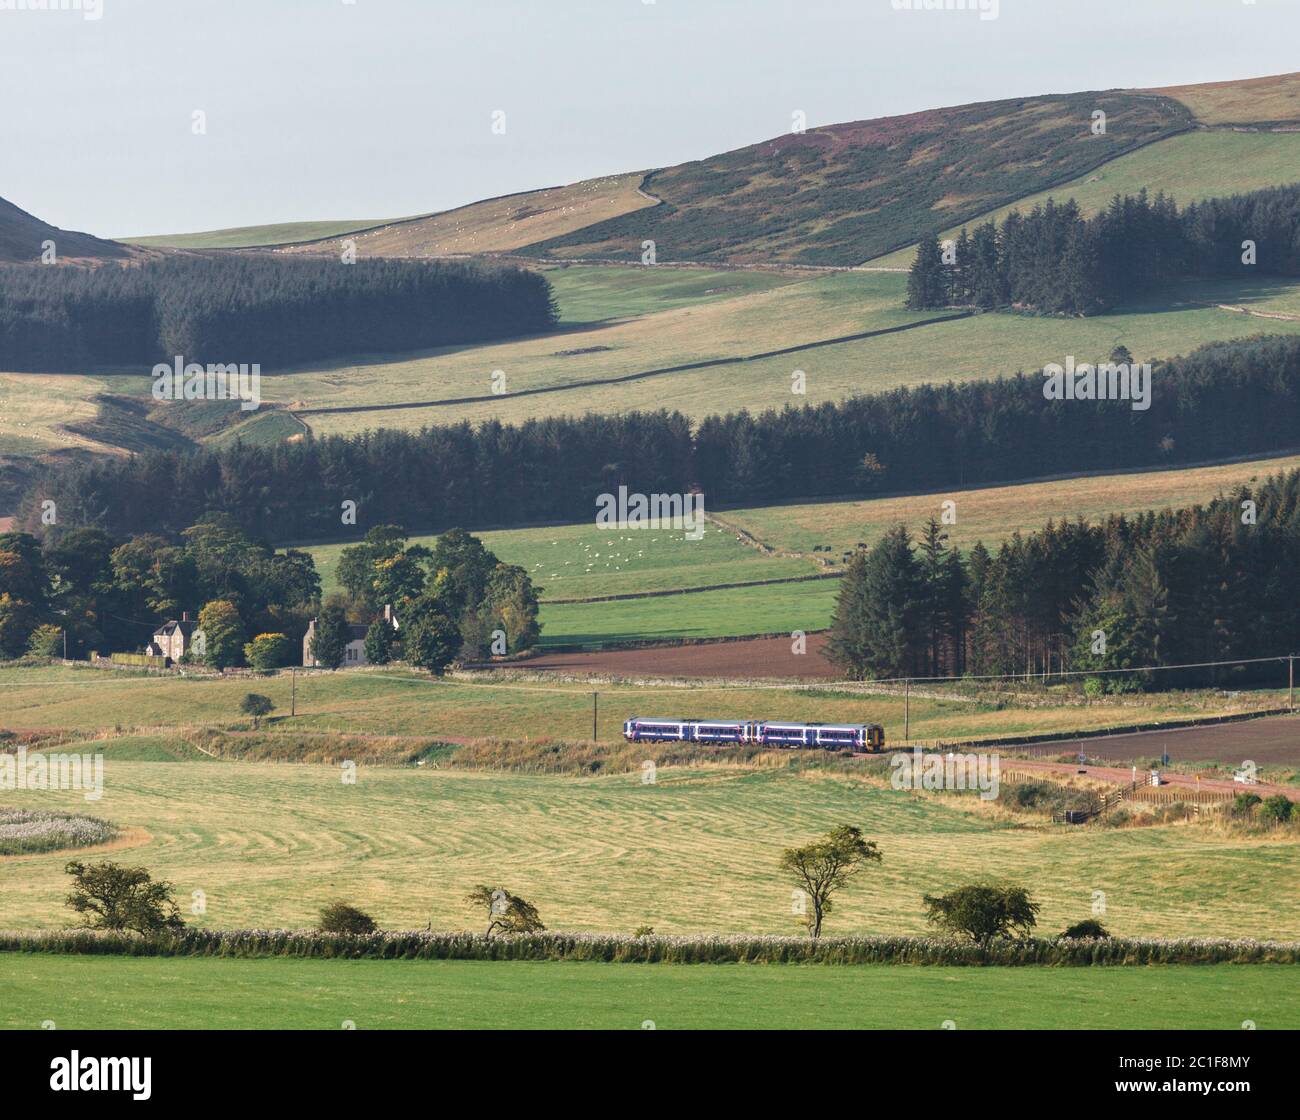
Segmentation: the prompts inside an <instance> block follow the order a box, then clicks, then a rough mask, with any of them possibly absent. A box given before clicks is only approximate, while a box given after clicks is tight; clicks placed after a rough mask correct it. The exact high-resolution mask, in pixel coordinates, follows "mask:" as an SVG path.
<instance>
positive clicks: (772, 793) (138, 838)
mask: <svg viewBox="0 0 1300 1120" xmlns="http://www.w3.org/2000/svg"><path fill="white" fill-rule="evenodd" d="M605 700H606V703H609V704H611V706H612V703H613V698H612V697H610V696H609V695H608V694H605ZM642 702H643V703H644V700H643V701H642ZM715 702H716V701H715ZM617 712H618V714H619V715H620V716H622V715H627V714H632V713H631V712H629V711H628V710H627V709H625V708H622V707H620V708H618V709H617ZM344 757H352V756H351V755H350V754H348V755H344V754H342V752H340V761H341V760H342V758H344ZM781 762H782V763H788V765H785V766H781V767H779V768H774V767H772V766H761V765H759V766H742V765H737V764H725V763H716V764H711V765H707V766H706V765H694V766H669V765H661V766H660V767H659V769H658V774H657V780H656V781H655V782H654V783H653V784H644V783H643V782H642V775H641V773H640V770H639V768H636V769H634V770H633V771H632V772H624V773H617V774H613V773H611V774H606V775H604V776H595V777H591V776H588V777H578V776H564V775H554V774H552V775H546V774H525V773H519V772H505V771H482V770H456V769H448V768H446V767H445V766H443V767H441V768H434V767H433V766H431V765H429V766H425V767H420V768H416V767H409V766H406V767H399V766H374V765H368V764H366V763H365V762H364V760H363V761H361V762H360V763H359V768H358V771H357V777H356V782H355V784H345V783H344V782H343V781H342V780H341V775H342V773H343V771H342V769H341V766H340V765H339V764H337V763H336V764H335V765H325V764H323V763H317V764H312V763H288V762H248V761H236V760H228V761H203V762H185V761H175V762H125V761H116V760H115V758H114V755H113V752H112V748H111V746H110V747H109V748H108V749H107V750H106V751H105V779H104V795H103V798H102V799H101V800H99V801H96V802H93V803H90V802H86V801H85V800H84V799H83V797H82V795H81V794H80V793H78V792H73V791H67V792H48V791H31V790H28V791H15V792H13V793H11V794H9V795H7V796H6V804H11V805H15V806H17V807H19V808H33V807H38V806H39V807H41V808H56V809H70V810H73V811H77V812H83V813H84V812H90V813H92V814H93V815H95V816H98V817H102V818H105V819H108V820H110V821H112V822H113V823H114V824H116V825H117V826H119V828H121V829H122V830H123V833H124V835H123V837H122V838H121V839H119V840H118V841H116V842H114V844H113V845H112V846H111V848H110V849H109V850H110V851H111V856H110V857H109V858H113V859H116V860H119V861H122V862H125V863H129V864H132V865H136V864H140V865H144V866H146V867H148V868H150V869H151V870H152V871H153V872H154V873H155V874H157V875H160V876H162V877H164V878H166V879H168V880H170V881H171V882H173V883H174V884H175V887H176V891H177V897H178V898H180V899H183V900H188V899H189V898H190V897H191V894H192V892H194V891H196V890H198V891H202V892H203V893H204V895H205V896H206V911H205V913H203V914H201V915H198V916H194V915H191V914H190V913H188V911H189V909H190V907H189V905H188V901H187V902H186V905H185V909H186V911H187V913H186V918H187V920H188V921H190V922H192V923H193V924H195V925H198V926H202V927H210V928H216V929H234V928H245V927H257V928H282V927H283V928H303V927H306V926H310V925H312V924H313V923H314V921H315V919H316V914H317V912H318V910H319V909H320V907H321V906H323V905H324V904H325V903H326V902H327V901H329V900H331V899H334V898H346V899H347V900H349V901H351V902H353V903H355V904H357V905H359V906H362V907H363V908H364V909H365V910H367V911H368V912H370V913H372V914H374V916H375V918H376V920H377V921H378V922H379V923H380V925H381V926H383V927H386V928H392V929H423V928H424V927H425V925H426V923H431V924H432V927H433V928H434V929H465V928H474V927H476V926H478V924H479V915H478V913H477V911H476V910H475V909H473V908H471V907H470V906H468V905H467V904H466V903H465V901H464V896H465V895H466V894H467V893H468V891H469V890H470V889H471V888H472V887H473V886H474V885H475V884H477V883H483V882H489V883H492V882H497V881H501V882H503V883H504V884H505V885H507V886H508V887H509V889H511V890H513V891H516V892H518V893H521V894H523V895H524V897H526V898H528V899H529V900H530V901H532V902H534V903H535V904H536V905H537V907H538V909H539V910H540V912H541V915H542V920H543V921H544V922H545V923H546V924H547V926H548V928H551V929H558V930H590V931H611V932H631V931H632V930H634V929H635V928H637V927H638V926H640V925H642V924H646V925H650V926H653V927H654V928H655V930H656V931H657V932H659V933H692V932H751V933H798V932H799V929H800V926H799V919H798V917H797V916H796V915H794V914H792V912H791V885H790V883H788V882H787V881H786V880H785V879H783V878H782V877H781V876H780V875H779V874H778V872H777V870H776V866H777V860H778V857H779V855H780V853H781V851H782V849H783V848H785V847H788V846H790V845H792V844H795V843H799V842H803V841H804V840H807V839H811V838H813V837H815V836H818V835H820V834H822V833H824V832H826V831H827V830H828V829H830V828H832V827H834V826H835V825H837V824H841V823H854V824H857V825H859V826H860V827H862V828H863V829H864V831H865V832H866V835H867V836H868V837H869V838H871V839H873V840H875V841H876V842H877V843H878V844H879V846H880V850H881V852H882V853H883V862H882V863H881V864H879V865H878V866H873V867H872V868H871V869H870V870H869V871H867V872H864V873H863V875H862V877H861V878H860V879H859V880H857V881H855V884H854V885H853V886H851V887H849V888H846V890H845V891H844V892H843V893H842V894H841V895H840V896H839V897H837V899H836V902H835V910H834V913H833V914H832V916H831V918H830V920H829V922H828V930H827V931H828V932H838V933H878V934H923V933H925V932H927V929H928V927H927V924H926V922H925V920H924V910H923V906H922V903H921V896H922V894H923V893H927V892H929V893H935V892H938V891H942V890H945V889H948V888H950V887H953V886H956V885H959V884H961V883H964V882H969V881H970V880H972V879H976V878H979V877H981V876H984V875H994V876H1005V877H1010V878H1014V879H1015V880H1016V881H1018V882H1022V883H1024V884H1025V885H1026V886H1027V887H1028V888H1030V890H1031V891H1032V893H1033V896H1034V897H1035V899H1036V900H1038V901H1040V902H1041V903H1042V906H1043V909H1042V913H1041V915H1040V919H1039V921H1040V927H1041V929H1042V930H1043V931H1044V932H1045V933H1053V932H1059V931H1060V930H1061V929H1064V928H1065V926H1067V925H1068V924H1070V923H1071V922H1074V921H1077V920H1079V919H1080V918H1084V917H1087V916H1089V914H1090V913H1091V907H1092V904H1093V892H1094V891H1103V892H1105V898H1106V915H1105V921H1106V925H1107V927H1108V928H1109V929H1110V930H1111V931H1112V932H1113V933H1115V934H1117V935H1123V936H1156V937H1179V936H1206V937H1250V936H1263V937H1270V938H1276V939H1282V940H1286V939H1295V938H1297V937H1300V914H1298V913H1297V911H1296V908H1295V907H1294V905H1293V904H1292V899H1293V894H1294V892H1293V890H1292V886H1293V884H1294V883H1295V880H1296V876H1297V874H1298V873H1300V840H1297V839H1296V838H1295V834H1294V833H1293V832H1292V833H1282V834H1279V836H1278V837H1276V838H1268V837H1264V838H1245V837H1241V836H1236V835H1228V834H1225V833H1220V832H1218V831H1216V830H1214V829H1210V828H1202V827H1195V826H1192V825H1163V826H1148V827H1143V828H1131V829H1101V830H1098V829H1088V830H1086V831H1084V830H1074V829H1069V828H1067V827H1066V826H1063V825H1050V824H1047V823H1035V820H1036V819H1035V818H1030V819H1029V820H1026V819H1025V818H1015V819H1004V818H1001V817H998V816H994V815H990V814H988V813H984V812H978V811H974V808H973V805H974V798H973V796H972V797H971V801H970V802H966V801H963V800H962V798H961V797H959V796H947V797H938V796H935V795H931V794H921V793H911V792H898V791H895V790H893V789H891V788H889V786H888V784H887V782H886V783H880V782H878V781H867V780H865V779H862V778H854V777H850V776H848V775H836V774H832V773H830V772H826V771H819V770H803V769H794V768H790V767H793V766H796V765H797V760H796V759H785V758H783V759H782V760H781ZM968 806H971V808H968ZM67 859H68V855H67V853H60V852H53V853H48V854H41V855H27V856H9V857H5V858H4V860H3V863H4V864H5V865H6V868H7V870H6V874H5V875H4V879H3V886H0V910H2V912H3V915H4V920H3V925H4V926H5V927H7V928H13V929H50V928H63V927H66V926H69V925H71V924H73V923H72V914H71V912H70V911H69V910H67V908H66V907H65V906H64V904H63V900H64V896H65V895H66V894H67V889H68V877H67V875H66V874H64V870H63V867H64V864H65V863H66V861H67ZM10 865H12V866H10Z"/></svg>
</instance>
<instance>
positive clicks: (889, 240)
mask: <svg viewBox="0 0 1300 1120" xmlns="http://www.w3.org/2000/svg"><path fill="white" fill-rule="evenodd" d="M1097 109H1101V110H1103V111H1104V112H1105V113H1106V114H1107V131H1106V134H1105V135H1104V136H1094V135H1093V134H1092V132H1091V130H1090V125H1091V123H1092V113H1093V111H1094V110H1097ZM1297 122H1300V74H1283V75H1274V76H1269V77H1264V78H1250V79H1244V80H1238V81H1228V82H1213V83H1208V84H1202V85H1188V86H1173V87H1168V88H1165V89H1149V90H1110V91H1104V92H1091V93H1071V94H1048V95H1043V96H1039V97H1030V98H1017V99H1008V100H1003V101H995V102H984V103H979V104H973V105H963V106H955V107H949V108H943V109H933V110H927V111H925V112H921V113H912V114H908V115H906V116H900V117H887V118H881V119H877V120H868V121H857V122H852V123H843V124H831V125H825V126H820V127H816V128H812V129H810V130H809V131H807V132H805V133H802V134H798V135H796V134H793V133H792V134H789V135H786V136H780V137H775V138H773V139H771V140H767V141H764V142H762V143H759V144H753V145H749V146H747V147H744V148H741V149H738V150H736V151H733V152H727V153H723V154H720V155H717V156H712V157H709V158H707V159H703V160H696V161H692V162H690V163H685V164H679V165H677V166H674V167H667V168H659V169H654V170H651V171H649V172H642V171H638V172H632V173H627V174H622V175H610V176H605V177H602V178H598V179H588V180H583V181H580V182H577V183H572V184H569V185H566V186H560V187H551V188H547V189H545V190H539V191H529V192H524V193H521V194H514V195H506V196H503V197H500V198H493V199H486V200H483V201H480V202H475V203H471V204H470V205H467V206H462V207H459V208H457V209H454V210H448V211H443V212H440V213H435V214H427V215H421V216H417V217H413V218H401V219H387V220H373V221H323V222H288V223H280V224H274V225H266V226H250V227H240V228H235V229H222V230H211V231H207V232H202V233H188V234H171V235H165V236H153V237H139V238H129V239H127V240H129V241H131V242H133V243H138V244H142V245H157V246H173V247H178V248H237V247H253V246H265V245H282V244H288V243H301V242H309V241H310V242H316V244H312V245H302V246H301V249H300V250H296V251H306V252H330V253H333V252H337V251H338V249H339V243H338V240H337V239H340V238H342V237H344V236H347V235H350V234H358V233H359V236H357V237H356V240H357V243H358V248H359V250H360V252H362V253H363V254H376V255H393V256H436V255H446V254H460V253H501V252H516V251H521V250H522V251H524V252H528V253H530V254H535V255H538V256H541V257H565V258H569V257H598V258H605V259H610V260H622V261H635V260H639V258H640V254H641V242H642V241H643V240H645V239H647V238H651V239H654V240H655V241H656V242H657V246H658V255H659V259H660V260H664V261H668V260H691V261H712V262H723V261H726V262H731V263H742V264H745V263H755V262H787V263H789V262H794V263H805V264H834V265H852V264H857V263H859V262H861V261H864V260H869V259H872V258H875V257H879V256H882V255H884V254H887V253H890V252H892V251H894V250H896V249H899V248H902V247H905V246H909V245H911V244H912V243H914V242H915V240H916V239H917V238H918V237H919V236H920V235H921V234H924V233H928V232H931V231H933V230H934V228H935V227H936V225H940V226H943V227H945V228H953V227H957V226H959V225H960V224H961V223H964V222H970V221H973V220H974V219H975V218H977V217H980V216H981V215H984V214H987V213H989V212H992V211H996V210H998V209H999V208H1001V207H1003V206H1006V205H1009V204H1010V203H1012V202H1016V201H1017V200H1021V199H1029V198H1033V197H1034V196H1038V195H1045V194H1046V193H1047V192H1058V193H1059V192H1062V191H1066V190H1068V191H1071V192H1072V193H1075V194H1082V195H1085V196H1091V195H1092V194H1094V193H1096V194H1098V195H1102V196H1104V197H1107V198H1108V197H1109V195H1110V194H1111V193H1114V190H1116V189H1133V190H1136V189H1138V188H1140V187H1142V186H1147V187H1149V188H1150V189H1151V190H1153V191H1154V190H1157V189H1162V188H1163V189H1165V190H1167V191H1170V192H1171V193H1174V194H1175V195H1177V196H1178V198H1179V200H1180V201H1182V202H1188V201H1191V200H1192V199H1193V198H1194V197H1206V196H1207V195H1208V194H1212V193H1216V191H1217V192H1218V193H1225V192H1227V191H1231V190H1237V189H1241V190H1247V189H1254V188H1256V187H1262V186H1271V185H1275V184H1277V183H1279V182H1289V181H1291V180H1292V179H1293V178H1294V174H1295V171H1294V169H1295V161H1294V158H1290V160H1289V162H1288V157H1289V156H1290V154H1291V153H1293V152H1294V141H1295V137H1294V136H1289V137H1288V136H1286V135H1285V134H1284V133H1266V132H1260V131H1258V130H1263V129H1269V128H1274V129H1278V128H1281V129H1286V128H1291V129H1292V130H1293V131H1294V127H1295V125H1296V124H1297ZM1233 127H1237V128H1239V129H1248V130H1256V131H1255V138H1254V139H1255V142H1254V143H1251V142H1250V137H1249V136H1248V135H1247V134H1246V133H1243V132H1238V133H1236V134H1235V136H1236V137H1237V138H1238V140H1239V142H1237V143H1234V142H1233V140H1231V139H1227V138H1223V137H1217V138H1214V139H1205V138H1203V137H1200V136H1199V135H1196V134H1195V133H1196V130H1204V129H1210V128H1212V129H1223V130H1230V129H1232V128H1233ZM1175 136H1179V137H1181V139H1182V140H1184V141H1186V142H1185V143H1180V144H1177V145H1174V144H1170V143H1168V140H1167V139H1166V142H1165V145H1164V146H1163V147H1161V148H1160V153H1159V155H1158V156H1155V155H1152V156H1148V157H1146V158H1144V159H1139V160H1136V161H1134V157H1135V156H1137V155H1139V154H1140V153H1141V152H1142V150H1143V149H1144V148H1145V147H1146V146H1147V145H1149V144H1152V143H1154V142H1157V141H1160V140H1161V139H1162V138H1172V137H1175ZM1275 140H1276V141H1277V143H1276V144H1275V143H1274V142H1273V141H1275ZM1270 164H1272V165H1275V166H1270ZM1099 170H1100V176H1099V177H1097V175H1096V173H1097V172H1098V171H1099ZM1094 184H1101V185H1099V186H1096V189H1095V191H1094V190H1089V189H1086V188H1089V187H1092V186H1094ZM1220 188H1222V189H1220ZM1080 201H1081V202H1085V198H1083V197H1081V198H1080ZM1086 204H1093V203H1091V202H1087V203H1086ZM371 226H379V227H380V228H378V229H369V230H367V227H371ZM362 230H367V232H359V231H362ZM321 239H328V240H324V241H322V240H321Z"/></svg>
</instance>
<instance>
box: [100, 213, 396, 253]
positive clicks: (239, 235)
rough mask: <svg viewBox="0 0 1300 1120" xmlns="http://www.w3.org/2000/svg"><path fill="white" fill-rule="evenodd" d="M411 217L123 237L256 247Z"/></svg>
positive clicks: (135, 241) (184, 245) (181, 245)
mask: <svg viewBox="0 0 1300 1120" xmlns="http://www.w3.org/2000/svg"><path fill="white" fill-rule="evenodd" d="M409 220H410V219H408V218H357V219H354V220H352V221H347V220H343V221H333V222H331V221H325V222H280V223H278V224H276V225H269V226H234V227H231V228H229V229H210V230H203V231H201V232H199V233H173V234H159V235H157V236H152V237H124V238H122V240H123V241H124V242H126V243H127V244H128V245H145V246H157V247H160V248H162V247H165V248H169V249H256V248H261V247H265V246H267V245H287V244H298V243H300V242H304V241H319V240H320V239H321V238H325V237H343V236H345V235H346V234H349V233H355V232H356V231H358V230H363V229H374V228H375V227H376V226H381V225H386V224H388V223H390V222H394V221H409Z"/></svg>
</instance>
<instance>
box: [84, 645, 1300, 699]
mask: <svg viewBox="0 0 1300 1120" xmlns="http://www.w3.org/2000/svg"><path fill="white" fill-rule="evenodd" d="M65 656H66V655H65ZM1286 706H1287V707H1288V708H1290V709H1291V710H1292V711H1293V712H1294V711H1295V654H1294V653H1293V654H1291V655H1290V656H1289V657H1288V658H1287V659H1286Z"/></svg>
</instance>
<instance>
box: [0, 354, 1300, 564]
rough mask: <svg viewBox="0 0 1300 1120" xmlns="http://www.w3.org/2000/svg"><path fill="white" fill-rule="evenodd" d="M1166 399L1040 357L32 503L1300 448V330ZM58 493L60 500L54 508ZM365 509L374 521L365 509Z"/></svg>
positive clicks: (470, 506)
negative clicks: (1097, 395) (1102, 390)
mask: <svg viewBox="0 0 1300 1120" xmlns="http://www.w3.org/2000/svg"><path fill="white" fill-rule="evenodd" d="M1151 380H1152V391H1151V407H1150V408H1149V409H1147V410H1146V411H1140V412H1139V411H1134V410H1133V409H1132V407H1131V403H1130V402H1128V401H1124V400H1105V401H1084V400H1073V401H1071V400H1048V399H1046V398H1045V396H1044V393H1043V388H1044V382H1043V378H1042V376H1041V375H1040V374H1018V375H1016V376H1014V377H1009V378H1001V379H998V380H995V381H979V382H968V383H965V384H952V383H949V384H946V385H922V386H918V387H915V388H905V389H896V390H891V391H889V392H885V393H877V394H873V395H868V396H861V397H855V398H851V399H849V400H846V401H842V402H839V403H826V404H820V405H806V406H803V407H797V408H796V407H793V406H790V407H787V408H785V409H782V410H780V411H777V410H770V411H767V412H764V413H761V414H758V415H755V414H753V413H750V412H748V411H745V410H742V411H738V412H733V413H730V414H728V415H726V416H714V417H709V418H706V419H705V420H703V421H701V422H700V423H699V425H698V427H697V428H696V429H695V430H694V431H693V430H692V427H691V424H690V422H689V421H688V419H687V418H686V417H685V416H683V415H681V414H680V413H677V412H668V411H659V412H647V413H629V414H625V415H621V416H594V415H588V416H582V417H552V418H547V419H541V420H529V421H526V422H525V423H523V424H520V425H517V426H513V425H506V424H502V423H499V422H496V421H489V422H485V423H482V424H479V425H478V426H474V425H471V424H469V423H460V424H456V425H451V426H446V427H430V428H425V429H423V430H421V431H419V432H400V431H391V430H383V431H375V432H369V433H366V434H362V435H358V436H354V437H343V436H330V437H325V438H319V439H313V438H308V439H304V440H296V441H293V442H285V443H279V444H275V445H272V446H253V445H248V444H242V443H238V442H236V443H232V444H230V445H227V446H222V447H219V448H207V447H202V448H199V449H196V450H158V451H150V452H146V453H144V454H140V455H135V456H131V457H129V458H126V457H123V458H116V459H107V458H105V459H101V460H93V461H83V462H62V463H54V464H49V465H47V466H45V467H44V469H43V470H42V472H41V473H39V474H38V475H37V476H36V477H35V478H34V480H33V482H32V484H31V486H30V487H29V489H28V491H27V494H26V497H25V499H24V501H23V503H22V505H21V507H20V520H21V523H22V524H24V525H26V526H28V527H31V528H33V529H35V528H38V527H39V526H40V524H41V516H42V509H43V506H42V503H43V502H48V501H53V502H55V508H57V511H58V520H59V524H63V525H97V526H100V527H103V528H106V529H109V530H111V531H112V532H115V533H128V534H129V533H139V532H147V531H151V530H163V531H170V532H179V531H180V530H181V529H182V528H184V527H185V526H188V525H192V524H194V523H195V522H196V521H198V520H199V519H200V518H201V517H202V516H203V515H204V514H205V513H207V512H208V511H219V512H223V513H225V514H227V515H228V516H229V517H230V518H231V519H233V521H234V522H235V523H236V524H238V525H239V526H240V527H241V528H242V529H243V530H244V531H246V532H248V533H250V534H251V535H253V536H254V537H258V538H267V539H274V540H281V541H284V540H324V539H331V538H334V539H337V538H338V537H339V536H343V535H350V534H351V533H352V532H354V531H355V532H364V531H365V530H367V529H369V528H373V527H376V526H379V525H384V524H402V525H406V526H408V527H412V528H419V529H423V530H429V531H438V530H441V529H445V528H449V527H452V526H456V525H474V526H479V527H487V526H492V525H522V524H529V523H534V524H535V523H539V522H547V521H555V522H561V521H570V522H578V521H585V520H587V519H589V518H592V517H593V516H594V512H595V502H596V499H597V497H598V496H599V495H600V494H602V493H616V492H617V491H618V487H619V486H620V485H626V486H627V487H628V489H629V490H630V491H635V492H639V493H645V494H653V493H685V492H688V491H690V490H691V489H693V488H698V489H700V490H702V491H703V493H704V495H705V501H706V505H707V506H721V505H729V504H730V505H737V504H761V503H765V502H771V501H780V500H785V499H801V498H816V497H826V496H858V495H869V494H872V493H880V492H886V491H917V490H924V489H930V488H942V487H964V486H972V485H979V484H983V483H992V482H1005V481H1012V480H1016V479H1024V478H1039V477H1043V476H1045V475H1052V474H1065V473H1070V472H1079V471H1098V470H1118V469H1125V468H1131V467H1149V466H1161V465H1170V466H1172V465H1177V464H1180V463H1192V462H1200V461H1204V460H1207V459H1214V458H1223V457H1227V456H1233V455H1245V454H1251V453H1257V452H1268V451H1277V450H1283V449H1287V448H1290V447H1293V446H1294V445H1295V443H1296V433H1297V432H1298V431H1300V338H1295V337H1259V338H1252V339H1244V340H1240V341H1236V342H1227V343H1212V344H1210V345H1207V346H1203V347H1201V348H1199V349H1198V350H1195V351H1194V352H1193V353H1191V354H1190V355H1188V356H1187V357H1182V358H1175V359H1172V360H1170V361H1164V362H1157V363H1154V365H1153V371H1152V378H1151ZM44 508H48V507H44ZM353 516H355V525H356V529H355V530H354V529H353V527H352V525H353V522H352V521H350V520H348V518H350V517H353Z"/></svg>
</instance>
